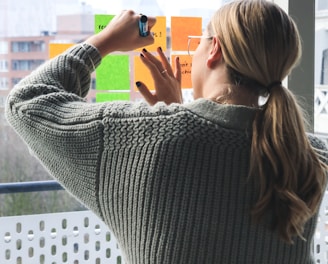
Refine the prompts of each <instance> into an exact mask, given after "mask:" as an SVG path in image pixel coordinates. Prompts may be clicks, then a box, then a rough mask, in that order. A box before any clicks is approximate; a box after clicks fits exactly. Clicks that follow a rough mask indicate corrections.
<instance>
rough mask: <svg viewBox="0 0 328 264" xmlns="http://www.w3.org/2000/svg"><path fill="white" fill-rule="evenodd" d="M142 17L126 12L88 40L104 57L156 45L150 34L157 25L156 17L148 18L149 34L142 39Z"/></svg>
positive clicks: (129, 11) (130, 11)
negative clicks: (114, 52) (140, 29)
mask: <svg viewBox="0 0 328 264" xmlns="http://www.w3.org/2000/svg"><path fill="white" fill-rule="evenodd" d="M140 17H141V15H140V14H136V13H135V12H133V11H132V10H124V11H122V12H121V14H119V15H117V16H115V17H114V18H113V19H112V20H111V22H110V23H108V25H107V26H106V27H105V28H104V29H103V30H102V31H101V32H99V33H98V34H96V35H93V36H92V37H90V38H88V39H87V40H86V43H89V44H91V45H93V46H95V47H96V48H97V49H98V51H99V52H100V55H101V56H102V57H104V56H106V55H107V54H109V53H111V52H113V51H130V50H134V49H137V48H141V47H144V46H147V45H150V44H153V43H154V37H153V36H152V34H151V33H150V30H151V28H152V27H153V26H154V24H155V23H156V18H155V17H148V30H149V34H148V36H146V37H141V36H140V34H139V19H140Z"/></svg>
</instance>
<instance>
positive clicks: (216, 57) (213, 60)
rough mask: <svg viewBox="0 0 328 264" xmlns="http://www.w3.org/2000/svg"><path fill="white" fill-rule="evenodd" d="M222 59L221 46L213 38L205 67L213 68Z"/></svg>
mask: <svg viewBox="0 0 328 264" xmlns="http://www.w3.org/2000/svg"><path fill="white" fill-rule="evenodd" d="M222 58H223V56H222V50H221V44H220V42H219V40H218V39H217V38H216V37H213V41H212V47H211V51H210V54H209V55H208V58H207V67H209V68H213V67H214V66H215V65H216V64H218V63H219V62H220V61H221V59H222Z"/></svg>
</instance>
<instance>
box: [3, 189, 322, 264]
mask: <svg viewBox="0 0 328 264" xmlns="http://www.w3.org/2000/svg"><path fill="white" fill-rule="evenodd" d="M327 212H328V193H327V194H326V195H325V196H324V200H323V203H322V206H321V208H320V212H319V221H318V226H317V231H316V234H315V237H314V257H315V263H322V264H323V263H328V258H327V253H328V232H327V227H328V226H327V223H328V216H327ZM0 249H1V250H0V263H1V264H14V263H16V264H35V263H40V264H46V263H52V264H55V263H56V264H59V263H63V264H65V263H69V264H71V263H74V264H82V263H95V264H102V263H106V264H123V260H122V258H121V256H120V250H119V249H118V246H117V243H116V240H115V238H114V237H113V236H112V234H111V232H110V231H109V230H108V228H107V227H106V225H105V224H104V223H102V222H101V221H100V220H99V219H98V218H97V217H96V216H95V215H94V214H93V213H91V212H90V211H79V212H66V213H54V214H41V215H24V216H11V217H2V218H0Z"/></svg>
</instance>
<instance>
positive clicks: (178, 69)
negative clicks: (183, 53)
mask: <svg viewBox="0 0 328 264" xmlns="http://www.w3.org/2000/svg"><path fill="white" fill-rule="evenodd" d="M174 77H175V78H176V79H177V80H178V82H179V83H180V84H181V64H180V58H179V57H175V72H174Z"/></svg>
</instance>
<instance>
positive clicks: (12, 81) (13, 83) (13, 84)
mask: <svg viewBox="0 0 328 264" xmlns="http://www.w3.org/2000/svg"><path fill="white" fill-rule="evenodd" d="M20 80H22V78H12V79H11V84H12V86H15V85H16V84H17V83H19V82H20Z"/></svg>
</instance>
